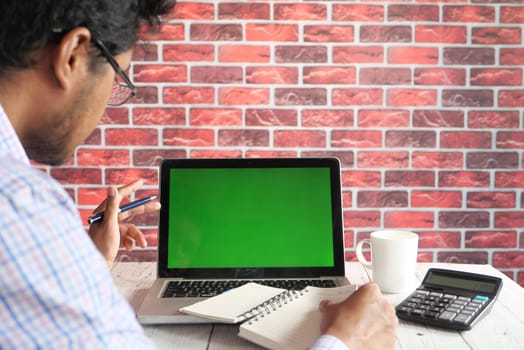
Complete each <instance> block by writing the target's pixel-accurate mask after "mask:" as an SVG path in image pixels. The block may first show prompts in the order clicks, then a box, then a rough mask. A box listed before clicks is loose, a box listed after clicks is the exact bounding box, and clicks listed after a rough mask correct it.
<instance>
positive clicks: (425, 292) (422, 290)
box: [415, 289, 429, 295]
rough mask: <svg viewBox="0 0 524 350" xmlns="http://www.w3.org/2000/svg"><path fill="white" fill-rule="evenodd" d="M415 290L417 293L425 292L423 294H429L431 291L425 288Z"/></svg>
mask: <svg viewBox="0 0 524 350" xmlns="http://www.w3.org/2000/svg"><path fill="white" fill-rule="evenodd" d="M415 292H416V293H417V294H423V295H428V294H429V291H427V290H424V289H417V290H416V291H415Z"/></svg>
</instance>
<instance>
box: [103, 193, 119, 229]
mask: <svg viewBox="0 0 524 350" xmlns="http://www.w3.org/2000/svg"><path fill="white" fill-rule="evenodd" d="M121 198H122V197H120V195H119V194H118V191H117V189H116V188H115V187H114V186H110V187H109V188H108V189H107V199H106V207H105V210H104V222H114V221H115V220H117V217H118V206H119V205H120V200H121Z"/></svg>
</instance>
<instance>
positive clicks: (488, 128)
mask: <svg viewBox="0 0 524 350" xmlns="http://www.w3.org/2000/svg"><path fill="white" fill-rule="evenodd" d="M165 20H166V22H165V25H164V26H163V27H162V30H161V32H160V33H158V34H147V35H146V36H147V39H148V40H149V43H148V44H147V45H141V46H139V47H138V48H137V50H136V53H135V58H134V64H133V66H132V69H131V74H132V76H133V79H134V81H135V82H137V85H138V86H139V96H138V97H137V98H135V99H134V101H132V103H131V104H130V105H129V106H127V107H123V108H115V109H108V110H107V115H106V116H105V117H104V119H103V121H102V124H101V125H100V126H99V127H98V128H97V130H96V131H95V132H94V134H93V135H92V136H91V137H90V138H89V140H88V141H87V142H86V144H85V145H83V146H81V147H79V148H78V150H77V152H76V155H75V157H74V159H73V160H72V161H71V163H70V164H69V165H67V166H63V167H60V168H54V169H51V170H50V171H51V174H52V175H53V176H55V177H56V178H57V179H59V180H60V181H61V182H62V183H63V184H64V185H65V186H66V188H67V189H68V190H69V191H70V193H71V195H72V196H73V197H74V198H75V200H76V201H77V202H78V205H79V207H80V210H81V213H82V216H83V217H86V216H87V215H88V214H89V212H90V211H91V210H92V209H93V208H94V206H95V205H96V204H97V203H98V202H99V201H100V200H101V199H102V198H103V196H104V193H105V192H104V191H105V187H106V185H108V184H123V183H127V182H129V181H132V180H133V179H135V178H137V177H143V178H145V179H146V184H147V185H146V186H145V187H144V188H145V189H144V191H143V192H142V193H140V194H139V195H143V194H144V192H148V193H149V192H155V191H156V186H157V176H158V171H157V167H156V166H157V164H158V161H159V159H161V158H163V157H265V156H292V157H295V156H297V157H307V156H313V155H326V156H337V157H339V158H340V159H341V161H342V166H343V174H342V177H343V192H344V217H345V242H346V257H347V259H348V260H353V259H354V253H353V249H354V246H355V242H357V241H358V240H360V239H362V238H363V237H365V236H366V235H367V234H368V233H369V232H370V231H372V230H376V229H380V228H383V227H387V228H402V229H410V230H413V231H416V232H418V233H419V234H420V237H421V241H420V255H419V260H420V261H445V262H463V263H480V264H485V263H489V264H493V265H494V266H495V267H497V268H499V269H500V270H502V271H504V272H505V273H507V274H508V275H509V276H510V277H511V278H513V279H515V280H516V281H518V282H519V283H520V284H522V285H524V232H523V228H524V211H523V210H522V207H523V205H524V194H523V191H522V190H521V189H522V187H523V185H524V169H523V162H524V159H523V150H524V131H523V129H522V127H523V123H524V120H523V114H522V107H524V85H523V78H522V77H523V68H522V66H524V47H523V45H522V44H523V24H524V5H523V4H522V2H521V1H515V0H507V1H503V0H491V1H490V0H486V1H483V0H462V1H452V0H448V1H440V2H439V1H433V0H419V1H409V0H404V1H401V0H399V1H359V2H353V1H321V0H318V1H315V0H312V1H304V2H298V1H288V2H282V1H270V0H260V1H238V2H236V3H235V2H224V1H216V2H215V1H209V0H208V1H187V2H186V1H180V2H179V4H178V5H177V7H176V9H175V11H174V12H173V13H172V14H171V15H170V16H168V17H166V18H165ZM156 223H157V219H156V217H155V216H151V217H148V218H144V219H140V221H138V224H140V225H141V226H143V227H144V229H145V230H146V232H147V234H148V239H149V242H150V244H151V246H154V245H155V244H156ZM122 258H129V259H154V258H155V251H154V248H151V249H149V250H145V251H141V252H137V253H134V254H132V255H130V254H123V255H122Z"/></svg>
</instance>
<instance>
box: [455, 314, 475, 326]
mask: <svg viewBox="0 0 524 350" xmlns="http://www.w3.org/2000/svg"><path fill="white" fill-rule="evenodd" d="M470 319H471V315H466V314H462V313H460V314H458V315H457V317H455V318H454V319H453V322H456V323H462V324H466V323H467V322H468V321H469V320H470Z"/></svg>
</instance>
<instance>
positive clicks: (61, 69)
mask: <svg viewBox="0 0 524 350" xmlns="http://www.w3.org/2000/svg"><path fill="white" fill-rule="evenodd" d="M90 45H91V32H90V31H89V29H87V28H85V27H79V28H75V29H73V30H71V31H69V32H68V33H66V34H65V35H64V36H63V38H62V40H61V41H60V43H59V44H58V47H57V48H56V51H55V55H54V59H53V62H52V64H53V71H54V73H55V77H56V80H57V81H58V83H59V85H60V87H61V88H62V89H68V88H71V87H72V86H75V85H76V84H78V80H79V79H83V77H84V75H85V74H86V72H88V70H89V69H88V67H89V65H90V62H91V59H90V56H89V48H90Z"/></svg>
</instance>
